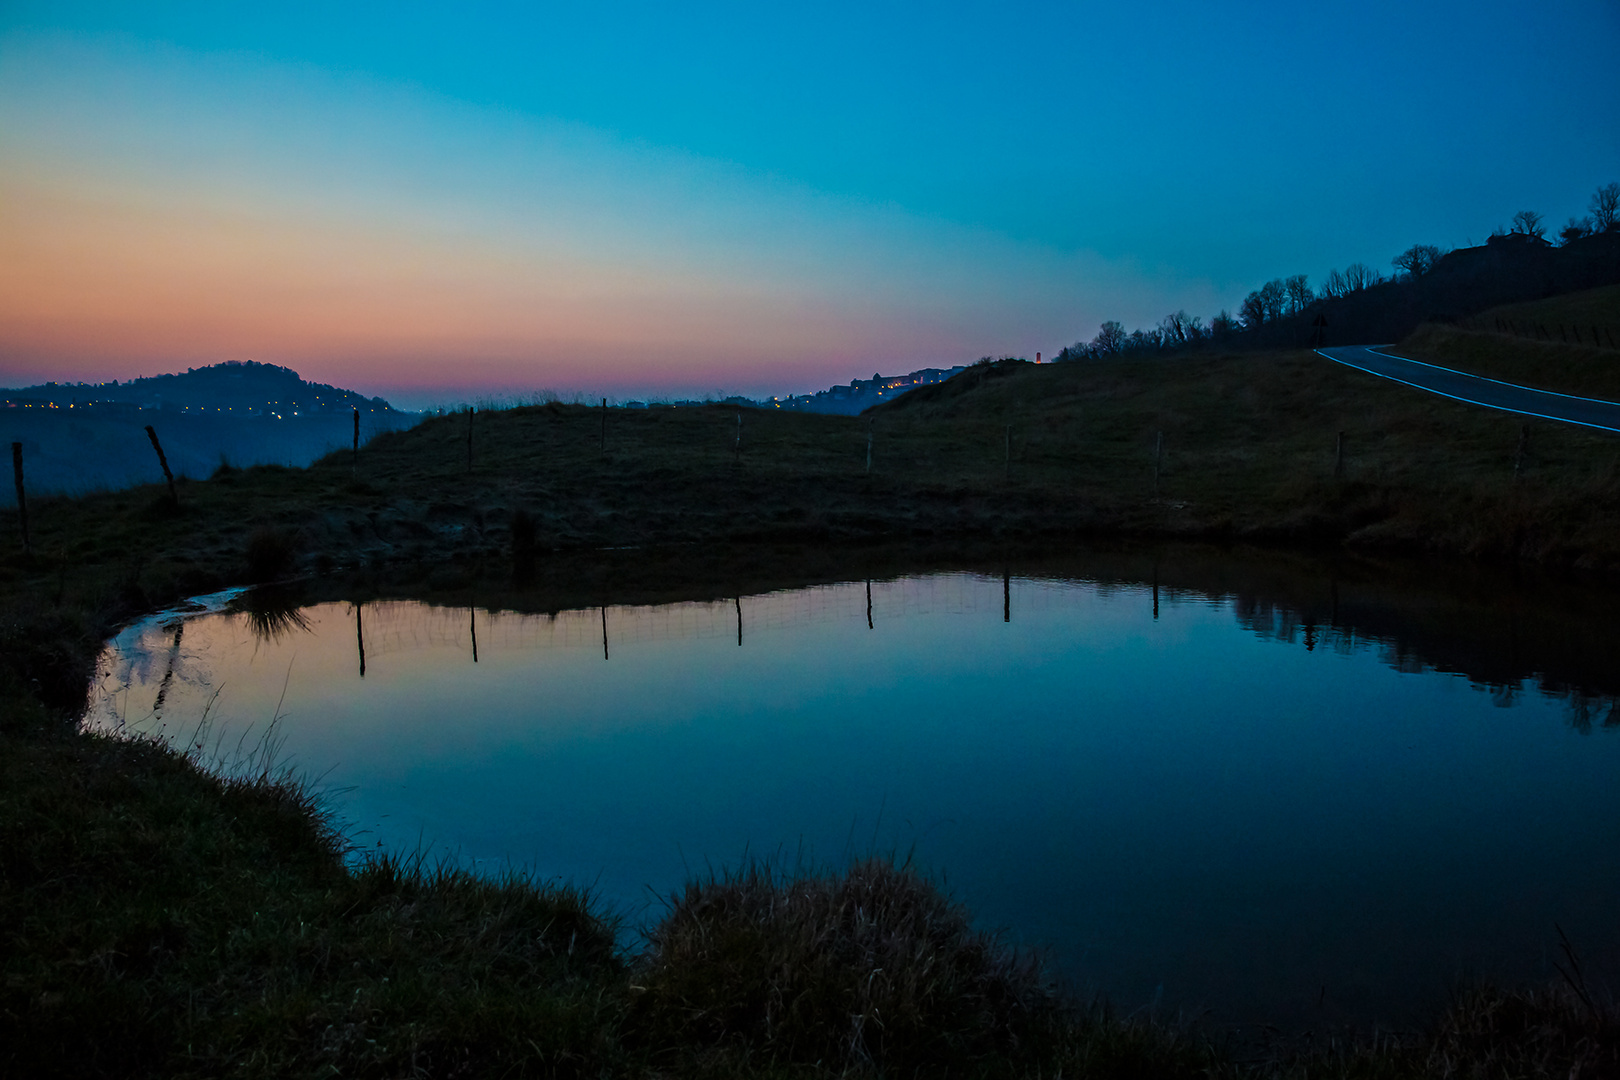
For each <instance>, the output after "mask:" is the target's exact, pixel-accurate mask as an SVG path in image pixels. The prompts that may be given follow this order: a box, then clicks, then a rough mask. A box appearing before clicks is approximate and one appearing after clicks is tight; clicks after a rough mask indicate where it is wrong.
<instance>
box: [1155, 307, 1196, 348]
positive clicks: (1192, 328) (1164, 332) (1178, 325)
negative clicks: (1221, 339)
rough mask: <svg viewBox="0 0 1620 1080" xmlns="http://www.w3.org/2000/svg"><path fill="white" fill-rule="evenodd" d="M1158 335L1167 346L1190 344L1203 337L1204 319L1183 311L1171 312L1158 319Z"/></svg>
mask: <svg viewBox="0 0 1620 1080" xmlns="http://www.w3.org/2000/svg"><path fill="white" fill-rule="evenodd" d="M1159 336H1160V338H1161V339H1162V340H1163V341H1164V344H1165V345H1166V346H1167V347H1168V346H1174V345H1190V344H1193V343H1195V342H1199V341H1202V340H1203V339H1204V338H1205V336H1206V334H1205V331H1204V321H1203V320H1202V319H1200V318H1199V317H1198V316H1196V315H1188V314H1187V313H1186V312H1185V311H1177V312H1173V313H1171V314H1169V315H1166V316H1165V317H1164V318H1163V319H1161V320H1160V321H1159Z"/></svg>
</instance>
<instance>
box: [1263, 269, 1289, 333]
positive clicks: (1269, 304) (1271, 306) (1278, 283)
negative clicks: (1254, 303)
mask: <svg viewBox="0 0 1620 1080" xmlns="http://www.w3.org/2000/svg"><path fill="white" fill-rule="evenodd" d="M1260 302H1261V303H1262V304H1264V305H1265V309H1266V321H1267V322H1271V321H1272V320H1273V319H1280V318H1282V317H1283V313H1284V312H1286V311H1287V310H1288V286H1287V285H1286V284H1285V283H1284V282H1283V280H1282V278H1274V279H1272V280H1271V281H1268V282H1266V283H1265V284H1264V285H1262V286H1260Z"/></svg>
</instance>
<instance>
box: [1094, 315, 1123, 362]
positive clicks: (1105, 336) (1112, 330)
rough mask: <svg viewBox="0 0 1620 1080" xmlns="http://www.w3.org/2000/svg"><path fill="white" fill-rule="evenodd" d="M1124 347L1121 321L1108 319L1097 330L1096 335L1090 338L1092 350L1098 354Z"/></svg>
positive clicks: (1112, 351)
mask: <svg viewBox="0 0 1620 1080" xmlns="http://www.w3.org/2000/svg"><path fill="white" fill-rule="evenodd" d="M1124 347H1125V327H1124V325H1122V324H1121V323H1117V322H1115V321H1114V320H1113V319H1109V320H1108V321H1107V322H1105V323H1103V324H1102V326H1101V328H1100V329H1099V330H1098V331H1097V336H1096V337H1094V338H1092V339H1091V348H1092V351H1093V352H1095V353H1098V354H1100V355H1106V354H1108V353H1117V352H1119V351H1120V350H1121V349H1123V348H1124Z"/></svg>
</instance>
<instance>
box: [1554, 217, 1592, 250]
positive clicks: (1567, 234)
mask: <svg viewBox="0 0 1620 1080" xmlns="http://www.w3.org/2000/svg"><path fill="white" fill-rule="evenodd" d="M1591 235H1592V219H1591V218H1570V219H1569V224H1568V225H1565V226H1564V227H1563V228H1562V229H1559V230H1558V239H1559V242H1560V243H1562V244H1569V243H1571V242H1573V241H1576V240H1579V239H1580V238H1581V237H1583V236H1591Z"/></svg>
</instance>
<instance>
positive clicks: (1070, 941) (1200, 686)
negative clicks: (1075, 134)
mask: <svg viewBox="0 0 1620 1080" xmlns="http://www.w3.org/2000/svg"><path fill="white" fill-rule="evenodd" d="M871 588H872V619H873V623H874V625H875V629H874V630H868V628H867V606H866V604H867V602H866V592H865V587H864V586H863V585H861V584H858V583H857V584H852V585H841V586H833V587H824V588H815V589H808V590H801V591H797V592H791V593H777V594H771V595H768V596H758V597H743V598H742V599H741V601H740V608H741V613H742V616H741V617H742V629H743V643H742V647H741V648H739V647H738V643H737V608H738V602H735V601H725V602H721V603H715V604H677V605H669V606H665V607H659V608H615V607H610V608H608V609H607V611H606V613H605V614H606V624H607V635H608V654H609V658H608V659H606V660H604V657H603V640H602V631H603V612H602V611H601V610H599V609H596V610H590V611H572V612H563V613H561V614H559V615H557V616H556V617H555V618H552V617H549V616H545V615H537V616H536V615H513V614H499V615H491V614H489V613H487V612H478V613H476V615H475V614H473V613H471V612H469V611H468V610H466V609H461V610H452V609H444V608H430V607H426V606H423V605H420V604H415V603H407V602H399V603H378V604H368V605H366V606H365V607H364V609H363V611H362V612H361V620H362V624H363V631H364V642H365V663H366V673H365V677H364V679H363V680H362V679H361V677H360V675H359V656H358V652H357V647H356V645H357V643H356V615H355V610H354V608H353V607H352V606H351V605H348V604H324V605H320V606H317V607H313V608H309V609H306V611H305V612H304V614H305V616H306V617H307V619H308V629H307V630H299V629H298V628H297V627H290V628H288V629H287V631H286V632H285V633H284V634H283V635H282V636H281V637H279V638H277V639H274V640H257V639H256V638H255V637H254V635H253V634H252V633H251V631H250V629H249V627H248V623H247V621H246V619H245V618H244V617H243V616H240V615H230V614H212V615H203V616H199V617H197V618H195V619H193V620H192V621H190V622H189V623H187V624H186V625H185V628H184V633H183V635H182V639H181V641H180V644H179V646H178V648H176V647H175V631H174V628H173V626H172V625H169V624H164V623H162V622H161V621H154V622H152V623H150V624H146V625H144V626H142V627H136V628H132V629H131V630H130V631H127V632H126V633H125V634H124V635H123V636H121V637H120V638H119V639H118V641H117V642H116V652H115V653H114V654H111V655H110V656H109V659H108V665H107V666H108V672H109V673H108V675H107V676H106V678H105V679H104V681H103V690H102V693H101V695H100V697H99V699H98V703H97V706H96V709H97V713H96V715H97V717H98V719H99V720H100V721H101V722H108V721H109V718H111V717H114V716H122V717H125V718H127V720H128V721H129V723H130V726H131V727H132V728H135V729H138V730H149V729H151V728H152V727H153V726H155V725H157V724H159V723H161V724H163V725H164V726H165V727H166V729H167V730H168V731H170V732H171V733H172V732H177V731H178V732H183V733H184V732H189V731H190V730H191V728H193V727H195V725H196V723H197V720H198V718H199V717H200V716H201V715H202V713H203V710H204V708H205V707H210V708H211V715H213V716H214V717H216V718H217V724H216V727H215V729H214V736H215V744H214V745H218V746H219V747H221V748H222V752H223V753H224V754H225V755H226V756H230V755H231V754H232V753H234V752H235V751H236V748H237V747H239V746H240V747H244V748H246V749H251V747H252V744H253V743H254V742H255V741H256V740H257V739H258V734H256V733H257V732H259V731H262V730H263V727H264V725H265V723H266V722H267V721H268V720H269V719H270V717H272V716H273V715H276V712H277V707H278V701H279V702H280V706H279V708H280V716H281V722H280V724H279V728H278V734H279V735H281V736H283V737H284V738H285V743H284V744H283V746H282V751H283V753H284V754H285V755H286V756H287V757H288V758H290V759H291V760H292V761H293V762H294V763H295V764H296V765H297V766H298V767H299V768H301V769H302V770H304V771H305V772H306V773H308V774H311V775H314V776H319V777H321V778H322V782H323V783H324V784H326V785H328V786H330V787H332V788H334V789H343V791H342V793H341V794H340V795H338V796H337V798H336V801H337V804H338V805H339V806H340V808H341V812H342V814H343V815H344V817H345V819H346V820H348V821H350V822H352V823H353V825H354V826H355V829H356V835H357V837H358V838H359V839H360V841H361V842H363V843H365V844H367V845H374V844H377V843H381V844H383V845H385V846H388V847H392V848H396V849H401V848H402V849H407V850H409V849H412V848H414V847H416V846H417V844H418V843H419V842H421V843H423V844H429V845H432V846H433V848H434V849H435V850H449V851H453V852H456V853H458V854H459V855H460V856H461V857H463V858H466V859H474V860H478V861H479V862H480V863H482V864H485V865H494V866H499V865H502V864H503V863H505V862H508V861H509V862H511V863H515V864H521V865H526V866H531V867H533V868H535V869H536V870H538V871H540V872H541V873H543V874H546V875H559V876H562V877H565V878H572V879H574V880H577V881H584V882H593V883H595V885H596V887H597V889H598V890H599V892H600V893H601V894H602V895H603V896H604V897H605V898H607V899H608V900H610V901H611V902H613V903H614V904H616V905H618V906H619V907H621V908H622V909H629V910H634V911H641V910H642V909H643V908H644V905H645V904H646V902H647V901H648V899H649V893H648V891H647V890H648V889H649V888H651V889H652V890H654V891H657V892H667V891H668V890H669V889H671V888H672V887H674V886H675V885H676V884H677V883H678V882H680V881H681V880H682V879H683V878H684V877H685V875H686V873H687V868H692V869H694V870H695V869H699V868H701V867H703V866H704V865H706V864H710V863H713V864H720V863H724V862H733V861H735V860H736V859H737V858H738V857H739V856H741V855H742V854H743V853H744V852H752V853H766V854H769V853H776V852H779V851H781V852H786V853H787V856H788V857H789V858H790V859H791V858H793V857H795V856H796V855H797V853H799V852H800V851H803V852H805V853H806V854H807V855H808V856H809V857H811V858H813V859H816V860H820V861H833V862H836V861H841V860H842V858H843V857H844V855H845V854H846V852H848V851H849V850H850V849H851V848H853V849H855V850H856V851H864V850H866V849H867V848H869V847H871V846H872V845H873V844H874V843H875V844H876V845H878V846H879V847H884V848H887V847H898V848H900V849H902V850H906V849H910V848H912V847H913V846H915V851H916V854H917V856H918V858H919V859H920V860H921V861H922V862H923V863H924V864H926V865H929V866H931V867H934V868H937V869H939V870H941V871H943V872H945V873H946V874H947V875H948V880H949V882H950V885H951V886H952V888H953V889H954V890H955V891H956V893H957V895H958V896H960V897H961V898H962V899H963V900H965V901H966V902H968V903H969V905H970V906H971V907H972V908H973V909H974V910H975V911H976V912H977V913H978V914H979V915H980V916H981V918H982V919H983V920H984V921H985V922H986V923H988V924H996V925H1004V926H1008V927H1010V928H1012V930H1013V932H1014V934H1015V935H1016V937H1017V938H1018V939H1021V940H1028V941H1035V942H1045V943H1048V944H1050V945H1051V947H1052V949H1053V952H1054V954H1055V958H1056V959H1057V961H1058V962H1059V964H1060V966H1061V967H1062V968H1063V969H1064V970H1065V971H1066V972H1067V973H1069V974H1070V975H1072V976H1073V977H1075V978H1076V979H1077V980H1079V981H1080V982H1081V983H1082V984H1083V985H1087V986H1094V987H1099V988H1102V989H1105V990H1107V991H1108V992H1110V993H1111V994H1112V995H1113V996H1115V998H1116V999H1117V1000H1120V1001H1121V1002H1123V1003H1126V1004H1127V1005H1134V1004H1136V1003H1139V1002H1142V1001H1145V1000H1147V999H1148V998H1149V997H1151V996H1152V995H1153V994H1154V992H1155V989H1156V988H1157V987H1158V986H1159V985H1160V984H1162V985H1163V987H1164V993H1165V999H1166V1000H1167V1001H1170V1002H1175V1003H1177V1004H1180V1005H1197V1004H1200V1003H1206V1002H1208V1003H1214V1004H1216V1005H1217V1006H1218V1008H1217V1015H1220V1016H1223V1017H1226V1018H1236V1019H1243V1018H1253V1017H1256V1016H1259V1017H1264V1018H1268V1019H1277V1020H1283V1021H1296V1022H1306V1023H1309V1022H1314V1021H1313V1019H1312V1018H1313V1017H1316V1016H1320V1015H1322V1014H1321V1013H1319V1012H1318V1011H1317V1002H1318V1000H1319V998H1320V999H1321V1000H1322V1001H1323V1009H1325V1010H1326V1015H1327V1018H1328V1019H1336V1018H1344V1017H1347V1016H1352V1017H1360V1018H1365V1017H1367V1016H1369V1015H1371V1014H1372V1013H1373V1012H1374V1010H1377V1011H1380V1012H1382V1013H1383V1015H1385V1016H1386V1017H1389V1016H1392V1015H1393V1016H1395V1017H1397V1018H1400V1016H1401V1013H1402V1011H1404V1010H1406V1009H1409V1008H1412V1007H1416V1006H1421V1005H1424V1004H1430V1003H1434V1002H1437V1001H1438V1000H1440V997H1441V994H1442V992H1443V991H1444V989H1445V987H1446V984H1447V982H1448V980H1450V979H1451V978H1453V977H1455V976H1457V975H1459V974H1465V973H1468V972H1471V971H1478V972H1484V973H1495V974H1500V975H1502V976H1504V977H1508V978H1536V977H1540V976H1542V975H1544V974H1546V973H1549V972H1550V970H1551V969H1550V968H1545V967H1543V966H1540V965H1544V964H1545V962H1546V959H1547V954H1548V949H1549V943H1550V942H1555V941H1556V931H1555V930H1554V923H1559V924H1561V925H1562V926H1563V927H1564V928H1565V930H1567V931H1568V932H1569V933H1570V934H1571V937H1572V938H1573V939H1574V940H1575V941H1576V942H1577V943H1578V944H1583V945H1584V946H1585V947H1586V949H1587V950H1588V954H1589V957H1590V960H1591V962H1592V963H1594V964H1596V965H1598V966H1604V965H1608V964H1611V963H1612V961H1613V959H1614V956H1615V950H1616V947H1617V946H1620V939H1617V934H1616V927H1615V924H1614V920H1613V918H1612V915H1613V911H1614V910H1615V905H1614V901H1615V900H1616V898H1620V855H1617V854H1616V853H1617V852H1620V790H1617V789H1616V787H1615V785H1614V784H1613V783H1612V780H1613V778H1614V776H1615V775H1616V766H1617V765H1620V733H1611V732H1603V731H1599V732H1596V733H1594V734H1593V735H1591V736H1582V735H1580V734H1578V733H1576V732H1575V731H1573V730H1572V729H1571V727H1570V726H1569V724H1568V723H1567V722H1566V719H1565V712H1566V710H1567V706H1566V705H1565V704H1564V703H1563V702H1561V701H1558V700H1554V699H1551V698H1548V697H1546V696H1544V695H1540V694H1534V693H1530V694H1524V695H1521V696H1520V697H1519V698H1518V699H1517V703H1516V705H1515V707H1514V708H1511V709H1503V708H1499V707H1496V705H1495V704H1494V703H1493V698H1492V696H1491V695H1490V694H1488V693H1485V692H1482V691H1481V690H1479V689H1477V688H1474V687H1472V686H1470V685H1469V684H1468V682H1467V681H1465V680H1463V679H1460V678H1457V677H1454V676H1446V675H1438V674H1434V673H1432V672H1431V673H1414V672H1410V671H1408V672H1403V671H1399V670H1395V669H1392V668H1391V667H1389V666H1387V665H1386V664H1384V663H1382V662H1381V661H1380V657H1379V655H1378V652H1377V649H1376V647H1372V648H1367V647H1361V646H1360V645H1359V644H1356V645H1352V644H1351V640H1350V639H1349V638H1347V637H1345V636H1344V635H1342V634H1340V635H1338V636H1336V637H1332V638H1331V640H1330V641H1328V645H1329V646H1330V647H1323V642H1324V640H1325V639H1324V638H1323V637H1322V636H1321V635H1320V634H1318V635H1314V636H1313V640H1312V644H1313V645H1315V646H1316V647H1315V648H1314V649H1312V650H1307V649H1306V648H1305V647H1304V643H1303V641H1302V640H1298V641H1296V642H1294V643H1292V644H1290V643H1288V642H1285V641H1281V640H1278V638H1277V637H1275V636H1267V635H1264V634H1257V633H1254V632H1250V631H1249V630H1245V629H1243V628H1242V627H1240V626H1239V625H1238V624H1237V621H1236V620H1235V619H1234V617H1233V612H1232V609H1231V607H1230V606H1229V605H1227V604H1225V603H1220V602H1210V601H1207V600H1202V599H1199V600H1193V599H1187V598H1179V599H1178V598H1172V597H1169V596H1166V597H1164V598H1163V602H1162V603H1161V605H1160V617H1159V618H1158V619H1157V620H1155V619H1154V617H1153V604H1152V598H1151V595H1150V592H1149V590H1148V589H1147V588H1146V587H1134V586H1132V587H1112V588H1110V587H1104V586H1097V585H1090V584H1069V583H1051V582H1039V581H1028V580H1014V581H1013V582H1012V585H1011V611H1012V621H1011V622H1004V621H1003V608H1002V605H1003V595H1002V582H1001V581H1000V580H996V579H985V578H978V577H971V576H967V575H937V576H931V577H919V578H909V579H901V580H899V581H892V582H879V583H874V584H873V585H872V587H871ZM474 633H476V639H477V650H478V656H477V662H476V663H474V661H473V657H472V648H473V637H474ZM1322 633H1324V634H1329V635H1332V633H1333V632H1332V631H1327V630H1324V631H1322ZM171 657H176V658H177V660H176V662H175V663H174V664H173V671H174V674H173V676H172V677H171V678H169V680H168V683H169V685H168V687H167V689H166V690H165V691H163V692H164V705H163V709H162V712H163V716H162V718H161V720H159V719H155V718H153V717H152V716H151V715H150V712H151V706H152V704H153V701H154V698H155V697H156V695H157V693H158V692H159V688H160V687H161V686H162V685H163V681H164V678H165V674H166V673H167V672H168V671H169V670H170V659H171ZM122 687H127V689H121V688H122ZM284 690H285V698H284V699H283V698H282V695H283V691H284ZM216 695H217V697H216ZM210 702H212V705H211V706H210ZM249 725H252V728H251V730H250V733H249V735H248V736H247V738H246V739H245V740H244V739H243V738H242V734H241V733H242V731H243V730H244V728H247V727H248V726H249ZM1375 1003H1388V1004H1387V1005H1380V1004H1375Z"/></svg>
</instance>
